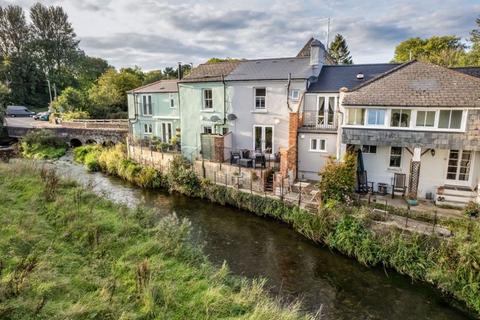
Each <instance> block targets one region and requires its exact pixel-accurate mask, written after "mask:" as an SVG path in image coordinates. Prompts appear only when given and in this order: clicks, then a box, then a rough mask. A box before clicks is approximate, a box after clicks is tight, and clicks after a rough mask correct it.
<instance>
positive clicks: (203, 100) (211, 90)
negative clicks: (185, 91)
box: [202, 88, 214, 111]
mask: <svg viewBox="0 0 480 320" xmlns="http://www.w3.org/2000/svg"><path fill="white" fill-rule="evenodd" d="M207 91H210V92H211V97H210V98H208V99H207V98H206V97H205V92H207ZM207 101H211V107H207ZM202 109H203V110H208V111H210V110H213V109H214V107H213V89H212V88H204V89H202Z"/></svg>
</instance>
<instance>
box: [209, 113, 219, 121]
mask: <svg viewBox="0 0 480 320" xmlns="http://www.w3.org/2000/svg"><path fill="white" fill-rule="evenodd" d="M220 120H222V119H220V117H219V116H217V115H216V114H214V115H213V116H211V117H210V121H212V122H217V121H220Z"/></svg>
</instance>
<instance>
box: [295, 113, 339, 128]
mask: <svg viewBox="0 0 480 320" xmlns="http://www.w3.org/2000/svg"><path fill="white" fill-rule="evenodd" d="M337 127H338V126H337V113H336V112H335V113H330V112H325V113H319V112H318V110H317V109H315V110H303V113H302V116H301V126H300V129H301V130H303V131H325V130H326V131H336V130H337Z"/></svg>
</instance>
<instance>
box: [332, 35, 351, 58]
mask: <svg viewBox="0 0 480 320" xmlns="http://www.w3.org/2000/svg"><path fill="white" fill-rule="evenodd" d="M328 54H329V55H330V57H331V58H332V59H333V61H334V62H335V64H352V63H353V60H352V56H351V55H350V50H348V46H347V41H346V40H345V38H344V37H343V36H342V35H341V34H339V33H337V34H336V35H335V39H334V40H333V41H332V43H331V44H330V47H329V48H328Z"/></svg>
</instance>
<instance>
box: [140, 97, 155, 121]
mask: <svg viewBox="0 0 480 320" xmlns="http://www.w3.org/2000/svg"><path fill="white" fill-rule="evenodd" d="M144 100H145V102H146V103H144ZM140 101H141V102H142V103H141V104H142V115H143V116H147V117H149V116H153V102H152V95H151V94H144V95H142V98H141V100H140Z"/></svg>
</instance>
